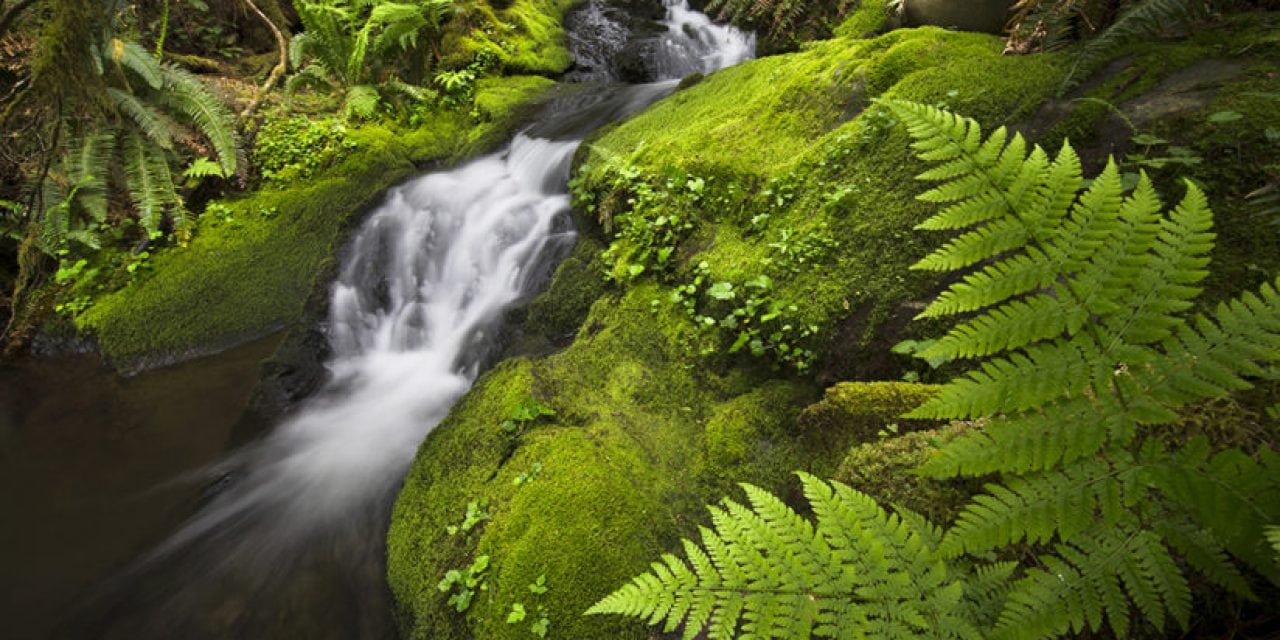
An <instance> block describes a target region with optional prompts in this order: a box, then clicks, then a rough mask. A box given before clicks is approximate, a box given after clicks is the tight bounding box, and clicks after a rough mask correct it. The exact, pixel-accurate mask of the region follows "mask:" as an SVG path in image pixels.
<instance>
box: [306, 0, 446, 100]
mask: <svg viewBox="0 0 1280 640" xmlns="http://www.w3.org/2000/svg"><path fill="white" fill-rule="evenodd" d="M296 8H297V11H298V15H299V17H301V19H302V23H303V25H304V26H305V28H306V31H304V32H303V33H301V34H299V35H298V36H296V37H295V38H294V39H293V42H292V43H290V48H289V60H290V65H292V66H293V68H294V69H295V70H296V71H295V73H294V75H293V76H292V77H291V78H290V79H289V80H288V81H287V82H286V85H285V87H286V89H287V90H289V91H297V90H299V89H301V88H303V87H305V86H315V87H327V88H328V89H330V90H339V89H340V90H342V91H343V93H344V97H345V100H344V103H343V107H342V112H343V114H344V116H346V117H351V116H358V117H363V118H367V117H371V116H372V115H373V114H374V113H375V112H376V111H377V108H378V106H379V104H380V103H383V102H387V103H390V102H394V101H395V99H396V97H397V96H407V97H409V98H410V99H411V100H414V101H417V100H420V99H421V97H422V96H427V95H429V93H430V92H429V91H428V90H427V89H425V88H423V87H420V86H417V85H415V84H412V83H409V82H405V81H403V80H402V78H403V77H405V76H404V75H403V74H400V73H398V69H397V67H402V68H405V69H408V68H411V67H412V68H415V69H416V65H414V64H412V63H404V62H403V61H407V60H415V59H423V58H424V57H426V56H425V55H424V54H423V53H422V52H418V51H417V49H418V47H419V45H420V42H422V41H428V40H434V39H436V38H438V37H439V36H440V35H441V30H442V29H443V27H444V24H445V22H446V21H447V19H448V16H449V14H450V13H451V12H452V11H453V8H454V4H453V2H452V0H421V1H418V2H388V1H385V0H383V1H377V2H363V1H359V0H356V1H349V0H346V1H343V2H310V1H306V0H303V1H300V2H298V3H296ZM432 45H433V50H434V42H432ZM435 55H436V54H434V53H431V54H430V56H431V57H435ZM418 72H419V73H420V70H418Z"/></svg>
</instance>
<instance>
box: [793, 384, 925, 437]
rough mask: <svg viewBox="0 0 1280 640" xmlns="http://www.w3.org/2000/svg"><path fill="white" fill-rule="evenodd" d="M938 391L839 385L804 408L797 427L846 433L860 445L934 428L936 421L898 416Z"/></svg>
mask: <svg viewBox="0 0 1280 640" xmlns="http://www.w3.org/2000/svg"><path fill="white" fill-rule="evenodd" d="M938 388H939V387H936V386H933V385H924V384H913V383H910V382H841V383H839V384H834V385H831V386H830V387H828V388H827V391H826V393H825V394H824V396H823V398H822V401H821V402H816V403H814V404H812V405H810V406H809V407H806V408H805V410H804V413H802V414H800V420H799V423H800V427H801V428H802V429H804V430H805V431H829V430H832V429H839V430H844V431H849V432H851V433H853V434H855V435H856V436H857V438H858V440H859V441H863V442H865V441H869V440H875V439H876V438H878V437H881V436H882V434H883V433H886V432H890V433H897V432H899V431H903V432H905V431H919V430H921V429H926V428H928V427H931V426H936V424H937V423H936V421H932V420H909V419H906V418H902V417H900V416H902V415H903V414H905V413H907V412H909V411H911V410H912V409H915V408H916V407H919V406H920V405H922V404H924V403H925V401H927V400H929V399H930V398H932V397H933V396H934V395H936V394H937V392H938Z"/></svg>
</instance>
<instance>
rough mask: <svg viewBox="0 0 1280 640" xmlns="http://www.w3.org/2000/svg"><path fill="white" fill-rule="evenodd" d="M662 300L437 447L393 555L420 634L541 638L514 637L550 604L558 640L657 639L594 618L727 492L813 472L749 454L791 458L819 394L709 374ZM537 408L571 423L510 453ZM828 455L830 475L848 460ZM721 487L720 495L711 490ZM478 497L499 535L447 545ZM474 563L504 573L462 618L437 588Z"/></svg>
mask: <svg viewBox="0 0 1280 640" xmlns="http://www.w3.org/2000/svg"><path fill="white" fill-rule="evenodd" d="M655 293H656V291H655V290H654V289H653V288H651V287H638V288H636V289H633V290H632V291H630V292H628V293H626V294H625V295H622V296H617V295H607V296H605V297H604V298H602V299H601V300H600V301H599V302H597V303H596V304H595V306H594V307H593V308H592V310H591V313H590V315H589V317H588V318H587V320H586V322H585V323H583V326H582V329H581V331H580V332H579V334H578V338H577V340H576V341H575V342H574V343H573V344H572V345H571V346H569V347H568V348H567V349H565V350H564V351H562V352H560V353H557V354H555V355H552V356H549V357H547V358H544V359H541V360H537V361H529V360H515V361H509V362H507V363H505V364H504V365H502V366H500V367H499V368H498V369H496V370H494V371H493V372H491V373H490V374H488V375H486V376H485V377H484V378H482V379H481V380H480V381H479V382H478V383H477V385H476V387H475V388H474V389H473V391H472V392H471V393H470V394H468V396H467V397H466V399H465V400H464V401H463V402H462V403H461V404H460V405H459V406H458V407H456V408H455V409H454V411H453V412H452V413H451V414H450V416H449V418H448V419H446V421H445V422H444V423H442V424H441V425H440V426H439V427H437V429H436V430H435V431H434V432H433V433H432V434H431V436H430V437H428V439H427V441H426V442H425V443H424V444H423V447H422V449H421V451H420V452H419V455H418V458H417V460H416V461H415V463H414V466H413V469H412V470H411V472H410V473H409V476H408V478H407V479H406V481H405V485H404V489H403V490H402V492H401V495H400V498H399V500H398V501H397V504H396V508H395V512H394V515H393V519H392V525H391V532H390V535H389V542H388V572H389V579H390V584H391V586H392V589H393V591H394V592H395V593H396V596H397V600H398V602H399V603H400V605H401V611H400V613H401V616H402V621H403V622H404V625H405V627H406V629H405V631H406V636H408V637H414V638H434V639H446V638H487V639H488V638H493V639H502V638H525V637H527V634H528V630H527V629H526V628H524V627H521V626H515V625H511V626H508V625H507V624H506V623H505V617H506V613H507V611H509V609H510V606H511V604H512V603H514V602H520V603H521V604H523V605H525V607H526V609H529V610H532V607H533V606H539V605H541V606H546V607H548V609H549V611H550V613H551V615H550V619H551V627H552V630H553V634H554V635H555V636H557V637H566V638H577V639H581V640H592V639H597V638H598V639H606V638H608V639H614V638H646V637H648V635H647V633H646V631H645V629H644V628H643V625H633V624H630V623H627V622H625V621H622V620H613V619H610V620H604V619H586V618H583V617H582V616H581V615H580V614H581V613H582V611H584V610H585V609H586V608H587V607H588V606H590V605H591V604H592V603H593V602H594V601H595V600H596V599H598V598H600V597H603V596H604V595H606V594H607V593H609V592H610V591H611V590H612V589H613V588H615V587H616V586H617V584H619V583H620V582H621V581H624V580H626V579H627V578H629V577H631V576H632V575H635V574H636V573H638V572H640V571H642V570H643V569H644V568H645V567H646V566H647V564H648V561H649V559H650V558H652V557H654V555H655V554H656V553H659V552H661V551H662V550H664V549H668V548H670V547H671V546H672V545H673V544H675V543H676V542H677V541H678V537H679V536H681V535H691V534H693V533H694V525H695V524H696V523H697V522H699V521H700V520H701V519H700V518H699V517H698V515H697V514H698V513H699V512H700V511H701V509H702V505H703V504H705V503H706V502H707V501H711V500H714V499H717V498H719V497H720V496H721V495H723V493H722V492H723V487H722V485H721V483H720V482H719V480H720V479H722V478H726V477H731V476H732V475H734V474H737V473H740V472H742V473H744V474H745V475H744V476H743V477H747V478H750V479H753V480H755V481H757V482H759V483H761V484H762V485H764V486H771V487H772V486H781V485H782V484H783V483H784V482H785V481H786V479H787V476H788V474H789V472H790V470H791V469H793V468H796V466H797V465H804V464H805V463H804V460H805V458H806V457H807V456H808V455H809V454H810V453H812V451H810V450H807V449H803V448H801V447H795V448H794V451H795V453H794V454H791V455H788V456H786V457H783V458H782V460H783V462H781V463H777V464H772V463H769V462H767V461H762V460H755V459H753V457H752V455H751V454H750V452H753V451H770V452H772V450H771V449H770V448H769V442H770V441H777V442H778V443H779V445H782V444H785V443H784V442H783V437H782V436H783V435H784V432H785V431H786V430H787V425H788V424H794V416H795V415H796V414H797V413H798V412H799V410H800V409H801V408H802V407H803V406H804V405H805V404H806V403H807V402H808V401H809V399H810V398H811V397H812V395H813V394H812V392H811V391H809V388H808V386H807V385H803V384H797V383H793V382H785V381H773V382H765V381H763V380H761V379H760V378H759V377H756V376H748V378H747V379H741V378H737V379H730V378H722V377H719V376H716V375H714V374H712V373H710V372H708V371H707V370H705V369H704V368H701V367H698V366H696V359H694V358H693V357H692V356H690V355H689V349H688V347H689V345H690V341H691V340H696V339H697V336H696V334H694V333H693V332H691V331H689V329H688V328H687V327H686V326H685V323H684V322H683V321H682V319H681V318H680V317H679V316H678V315H675V314H672V313H659V314H657V315H654V314H653V313H651V312H650V304H649V302H650V301H651V300H652V296H653V295H654V294H655ZM752 389H754V390H752ZM744 392H745V393H744ZM527 397H534V398H537V399H539V400H540V401H541V402H544V403H546V404H548V405H550V406H551V407H553V408H554V409H555V410H556V412H557V416H556V417H555V418H554V419H553V420H552V421H544V422H543V423H540V424H539V425H537V426H534V427H532V428H531V429H530V430H528V431H527V432H526V433H525V434H524V435H522V436H521V437H520V439H519V440H518V441H517V442H516V443H515V446H514V449H512V448H511V443H509V442H508V440H507V436H506V435H505V434H503V432H502V431H501V430H500V429H499V427H498V425H499V424H500V423H501V422H502V420H503V419H504V418H505V417H506V413H507V412H509V411H510V409H511V408H512V407H513V406H515V405H516V404H518V403H519V402H520V401H521V400H522V399H524V398H527ZM789 446H790V445H789ZM778 450H779V451H781V450H782V449H781V448H779V449H778ZM836 451H839V449H836ZM735 452H748V453H747V455H746V457H743V456H741V455H738V454H737V453H735ZM828 457H829V458H831V459H830V461H829V462H828V463H827V465H826V467H825V469H826V471H827V472H829V471H830V470H831V469H833V468H834V465H835V462H836V460H835V459H834V457H831V456H828ZM534 463H538V464H541V469H542V470H541V472H540V473H539V474H538V476H537V477H536V479H534V480H533V481H531V482H527V483H524V484H522V485H520V486H516V485H514V484H513V480H514V479H515V478H516V477H517V476H518V475H519V474H520V473H523V472H526V471H528V470H529V469H531V468H532V467H533V465H534ZM775 467H776V468H775ZM706 478H714V479H715V480H716V482H715V483H703V482H700V480H701V479H706ZM479 498H486V499H488V500H489V504H490V510H491V512H492V514H493V515H492V520H490V521H488V522H486V523H485V524H484V525H483V526H482V527H481V528H480V529H478V530H477V531H476V532H475V533H473V534H472V536H471V538H470V539H462V538H461V537H451V536H449V535H448V534H447V533H446V532H445V529H444V528H445V526H446V525H447V524H450V523H453V522H455V521H457V520H460V519H461V515H462V513H463V512H464V511H465V508H466V504H467V502H468V501H470V500H474V499H479ZM475 554H485V555H489V556H490V557H491V559H492V560H491V562H492V563H493V564H492V567H493V568H492V569H491V570H490V571H491V573H490V585H489V588H488V590H487V591H486V592H485V593H484V594H483V595H482V597H480V598H478V599H477V601H476V602H475V603H474V604H472V606H471V608H470V610H468V611H467V613H466V614H465V615H464V614H458V613H457V612H455V611H453V610H452V609H451V608H450V607H448V606H447V605H446V603H445V601H446V599H447V596H446V595H445V594H442V593H440V592H439V591H438V590H436V589H435V585H436V583H437V582H438V581H439V580H440V578H441V577H442V576H443V575H444V573H445V572H446V571H447V570H449V569H451V568H458V567H462V566H465V565H467V564H468V563H470V562H471V559H472V558H473V557H474V555H475ZM540 575H546V576H547V584H548V586H549V587H550V591H549V592H548V593H547V594H546V595H545V596H542V597H535V596H533V595H532V594H530V593H529V591H528V590H527V588H526V587H527V585H528V584H529V583H531V582H533V581H534V580H536V579H537V577H538V576H540Z"/></svg>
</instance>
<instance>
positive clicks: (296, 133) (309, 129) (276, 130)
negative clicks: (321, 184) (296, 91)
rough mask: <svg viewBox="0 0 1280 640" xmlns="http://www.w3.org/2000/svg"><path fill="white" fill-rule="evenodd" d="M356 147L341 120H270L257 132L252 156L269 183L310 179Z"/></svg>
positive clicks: (289, 118) (296, 117)
mask: <svg viewBox="0 0 1280 640" xmlns="http://www.w3.org/2000/svg"><path fill="white" fill-rule="evenodd" d="M355 148H356V142H355V140H353V139H352V138H351V137H350V136H349V135H347V127H346V125H345V124H343V123H342V121H341V120H340V119H338V118H332V117H330V118H314V117H308V116H301V115H298V116H290V117H279V118H268V119H267V121H266V122H265V123H263V125H262V128H261V129H259V130H258V137H257V139H256V141H255V142H254V147H253V156H254V160H255V162H256V164H257V167H258V171H259V172H261V173H262V177H263V179H264V180H267V181H268V182H278V183H285V182H288V181H290V180H296V179H298V178H309V177H311V176H312V175H315V173H316V171H318V170H320V169H323V168H325V167H328V166H329V165H331V164H333V163H334V162H337V161H338V160H340V159H341V158H342V157H343V155H345V154H346V153H347V152H349V151H351V150H352V149H355Z"/></svg>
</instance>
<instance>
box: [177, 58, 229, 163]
mask: <svg viewBox="0 0 1280 640" xmlns="http://www.w3.org/2000/svg"><path fill="white" fill-rule="evenodd" d="M163 69H164V78H165V88H166V91H164V92H162V93H161V94H159V95H160V100H161V102H162V103H163V104H165V105H167V106H169V107H171V108H173V109H176V110H177V111H178V112H179V113H181V114H183V115H184V116H186V117H187V119H188V120H189V121H190V122H191V123H192V124H194V125H195V127H196V129H197V130H198V131H199V132H200V134H201V135H203V136H204V137H205V138H207V139H208V140H209V143H210V145H212V146H213V151H214V154H215V155H216V156H217V158H218V164H219V165H221V166H222V172H223V173H224V174H225V175H234V174H235V172H236V166H237V158H238V156H237V150H238V149H239V146H240V140H239V136H237V135H236V129H235V118H234V117H233V116H232V115H231V112H230V111H229V110H227V107H226V105H224V104H222V101H221V100H219V99H218V97H217V96H215V95H214V94H213V92H212V91H210V90H209V89H208V88H207V87H205V86H204V84H203V83H201V82H200V80H199V79H197V78H196V77H195V76H193V75H191V74H190V73H189V72H187V71H186V70H184V69H182V68H180V67H177V66H175V65H170V64H166V65H163Z"/></svg>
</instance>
